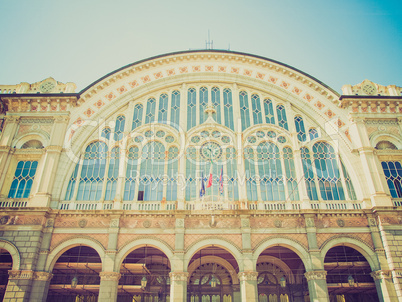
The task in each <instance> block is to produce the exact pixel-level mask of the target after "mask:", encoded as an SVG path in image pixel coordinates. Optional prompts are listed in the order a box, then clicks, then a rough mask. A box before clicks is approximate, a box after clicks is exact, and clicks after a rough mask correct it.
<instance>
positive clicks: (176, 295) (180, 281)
mask: <svg viewBox="0 0 402 302" xmlns="http://www.w3.org/2000/svg"><path fill="white" fill-rule="evenodd" d="M169 277H170V302H183V301H187V277H188V273H187V272H171V273H169Z"/></svg>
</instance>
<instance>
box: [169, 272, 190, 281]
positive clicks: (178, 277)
mask: <svg viewBox="0 0 402 302" xmlns="http://www.w3.org/2000/svg"><path fill="white" fill-rule="evenodd" d="M169 277H170V280H171V281H187V278H188V273H187V272H171V273H169Z"/></svg>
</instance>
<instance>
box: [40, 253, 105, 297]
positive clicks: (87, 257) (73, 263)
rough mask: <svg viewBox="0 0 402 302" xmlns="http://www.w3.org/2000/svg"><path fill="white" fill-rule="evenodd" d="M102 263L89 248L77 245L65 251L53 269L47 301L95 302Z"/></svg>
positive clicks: (96, 254)
mask: <svg viewBox="0 0 402 302" xmlns="http://www.w3.org/2000/svg"><path fill="white" fill-rule="evenodd" d="M101 271H102V262H101V258H100V257H99V255H98V253H97V252H96V251H95V250H94V249H93V248H91V247H88V246H83V245H79V246H76V247H73V248H70V249H69V250H67V251H65V252H64V253H63V254H62V255H61V256H60V257H59V258H58V259H57V261H56V263H55V265H54V267H53V271H52V273H53V278H52V280H51V281H50V286H49V292H48V296H47V301H58V302H96V301H97V300H98V295H99V284H100V277H99V272H101Z"/></svg>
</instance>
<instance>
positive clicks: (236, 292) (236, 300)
mask: <svg viewBox="0 0 402 302" xmlns="http://www.w3.org/2000/svg"><path fill="white" fill-rule="evenodd" d="M232 289H233V302H242V301H241V294H240V285H239V284H233V285H232Z"/></svg>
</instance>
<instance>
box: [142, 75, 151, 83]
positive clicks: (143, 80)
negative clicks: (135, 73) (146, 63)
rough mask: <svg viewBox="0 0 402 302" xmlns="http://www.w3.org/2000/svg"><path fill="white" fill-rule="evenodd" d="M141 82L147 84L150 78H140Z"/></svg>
mask: <svg viewBox="0 0 402 302" xmlns="http://www.w3.org/2000/svg"><path fill="white" fill-rule="evenodd" d="M141 80H142V82H143V83H148V82H150V81H151V78H150V77H149V76H148V75H147V76H145V77H141Z"/></svg>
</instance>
